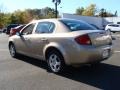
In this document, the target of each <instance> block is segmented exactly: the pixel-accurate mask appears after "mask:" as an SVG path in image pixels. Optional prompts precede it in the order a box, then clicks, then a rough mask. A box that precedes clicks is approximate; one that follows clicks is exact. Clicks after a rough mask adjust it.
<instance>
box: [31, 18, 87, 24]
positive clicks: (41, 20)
mask: <svg viewBox="0 0 120 90" xmlns="http://www.w3.org/2000/svg"><path fill="white" fill-rule="evenodd" d="M59 20H75V21H80V22H85V21H82V20H77V19H69V18H57V19H56V18H50V19H40V20H32V21H31V22H30V23H37V22H43V21H47V22H49V21H50V22H56V21H59ZM85 23H86V22H85Z"/></svg>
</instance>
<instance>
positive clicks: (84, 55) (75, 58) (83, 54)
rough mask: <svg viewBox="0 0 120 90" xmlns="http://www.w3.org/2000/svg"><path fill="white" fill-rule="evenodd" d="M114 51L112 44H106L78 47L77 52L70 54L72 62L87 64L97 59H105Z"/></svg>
mask: <svg viewBox="0 0 120 90" xmlns="http://www.w3.org/2000/svg"><path fill="white" fill-rule="evenodd" d="M112 53H113V49H112V46H110V45H106V46H101V47H92V48H91V47H84V48H82V49H81V48H79V49H77V52H76V53H73V54H72V55H71V56H69V57H70V58H69V62H70V64H82V63H83V64H85V63H92V62H97V61H103V60H106V59H108V58H110V56H111V55H112Z"/></svg>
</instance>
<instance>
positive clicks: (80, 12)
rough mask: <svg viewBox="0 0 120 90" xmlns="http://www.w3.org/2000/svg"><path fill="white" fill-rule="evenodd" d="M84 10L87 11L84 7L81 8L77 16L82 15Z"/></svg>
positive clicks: (78, 9)
mask: <svg viewBox="0 0 120 90" xmlns="http://www.w3.org/2000/svg"><path fill="white" fill-rule="evenodd" d="M84 10H85V9H84V7H81V8H80V7H79V8H77V9H76V14H77V15H82V14H83V12H84Z"/></svg>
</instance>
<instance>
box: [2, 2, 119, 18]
mask: <svg viewBox="0 0 120 90" xmlns="http://www.w3.org/2000/svg"><path fill="white" fill-rule="evenodd" d="M119 3H120V0H61V4H60V5H59V6H58V10H59V12H60V13H71V14H73V13H75V10H76V9H77V8H78V7H87V6H88V5H90V4H96V6H97V8H98V9H101V8H105V9H106V10H107V11H109V12H111V13H115V11H116V10H117V12H118V15H119V16H120V4H119ZM0 6H1V7H2V8H3V10H4V12H13V11H15V10H18V9H20V10H24V9H28V8H29V9H34V8H38V9H41V8H44V7H51V8H54V4H53V3H52V0H0Z"/></svg>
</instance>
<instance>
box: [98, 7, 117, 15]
mask: <svg viewBox="0 0 120 90" xmlns="http://www.w3.org/2000/svg"><path fill="white" fill-rule="evenodd" d="M98 16H100V17H113V16H115V15H114V14H112V13H110V12H108V11H106V9H104V8H102V9H100V11H99V14H98Z"/></svg>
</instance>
